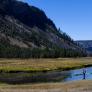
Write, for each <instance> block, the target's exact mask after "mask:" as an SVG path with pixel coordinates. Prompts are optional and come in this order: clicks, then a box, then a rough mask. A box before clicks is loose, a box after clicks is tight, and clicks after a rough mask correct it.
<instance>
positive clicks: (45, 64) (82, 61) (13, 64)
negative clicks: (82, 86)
mask: <svg viewBox="0 0 92 92" xmlns="http://www.w3.org/2000/svg"><path fill="white" fill-rule="evenodd" d="M91 65H92V58H66V59H63V58H60V59H23V60H22V59H0V71H6V72H9V71H30V72H35V71H49V70H68V69H74V68H81V67H85V66H91Z"/></svg>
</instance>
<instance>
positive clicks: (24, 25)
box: [0, 0, 86, 58]
mask: <svg viewBox="0 0 92 92" xmlns="http://www.w3.org/2000/svg"><path fill="white" fill-rule="evenodd" d="M85 55H86V54H85V51H83V49H82V48H81V47H80V46H78V45H77V44H76V43H75V42H74V41H73V40H72V39H71V37H69V36H68V35H67V34H66V33H63V32H61V31H60V29H57V28H56V26H55V24H54V23H53V21H52V20H51V19H49V18H48V17H47V16H46V14H45V13H44V12H43V11H42V10H40V9H38V8H37V7H34V6H29V5H28V4H27V3H24V2H21V1H17V0H0V57H6V58H11V57H12V58H16V57H17V58H18V57H19V58H29V57H33V58H39V57H72V56H85Z"/></svg>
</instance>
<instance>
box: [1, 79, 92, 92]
mask: <svg viewBox="0 0 92 92" xmlns="http://www.w3.org/2000/svg"><path fill="white" fill-rule="evenodd" d="M0 92H92V80H85V81H77V82H68V83H45V84H27V85H6V84H1V85H0Z"/></svg>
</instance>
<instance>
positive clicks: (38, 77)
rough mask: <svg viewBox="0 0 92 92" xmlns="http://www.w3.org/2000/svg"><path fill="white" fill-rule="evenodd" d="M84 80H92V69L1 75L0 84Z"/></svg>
mask: <svg viewBox="0 0 92 92" xmlns="http://www.w3.org/2000/svg"><path fill="white" fill-rule="evenodd" d="M84 70H85V71H84ZM84 77H85V78H84ZM82 79H92V67H90V68H86V69H76V70H70V71H52V72H40V73H25V72H19V73H0V82H3V83H8V84H23V83H42V82H67V81H75V80H82Z"/></svg>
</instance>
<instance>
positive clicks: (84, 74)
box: [83, 69, 86, 80]
mask: <svg viewBox="0 0 92 92" xmlns="http://www.w3.org/2000/svg"><path fill="white" fill-rule="evenodd" d="M85 79H86V69H83V80H85Z"/></svg>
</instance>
